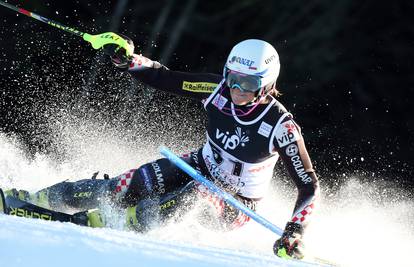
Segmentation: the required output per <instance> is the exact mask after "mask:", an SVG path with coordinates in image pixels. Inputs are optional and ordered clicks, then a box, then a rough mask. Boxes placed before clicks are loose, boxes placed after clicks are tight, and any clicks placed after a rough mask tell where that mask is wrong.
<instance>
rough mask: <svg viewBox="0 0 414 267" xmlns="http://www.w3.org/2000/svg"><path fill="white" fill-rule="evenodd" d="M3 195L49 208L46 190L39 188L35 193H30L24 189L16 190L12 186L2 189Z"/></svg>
mask: <svg viewBox="0 0 414 267" xmlns="http://www.w3.org/2000/svg"><path fill="white" fill-rule="evenodd" d="M4 195H5V196H12V197H15V198H18V199H20V200H22V201H26V202H29V203H32V204H34V205H37V206H39V207H42V208H46V209H49V208H50V206H49V200H48V194H47V191H46V190H41V191H39V192H37V193H35V194H30V193H29V192H28V191H26V190H17V189H16V188H12V189H9V190H6V191H4Z"/></svg>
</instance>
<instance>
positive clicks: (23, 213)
mask: <svg viewBox="0 0 414 267" xmlns="http://www.w3.org/2000/svg"><path fill="white" fill-rule="evenodd" d="M9 214H10V215H15V216H18V217H25V218H33V219H42V220H47V221H51V220H52V215H50V214H41V213H39V212H35V211H30V210H25V209H22V208H10V213H9Z"/></svg>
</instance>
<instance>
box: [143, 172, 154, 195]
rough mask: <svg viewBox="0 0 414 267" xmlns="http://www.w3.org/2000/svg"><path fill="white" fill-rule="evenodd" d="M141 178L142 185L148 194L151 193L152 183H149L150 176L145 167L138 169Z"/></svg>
mask: <svg viewBox="0 0 414 267" xmlns="http://www.w3.org/2000/svg"><path fill="white" fill-rule="evenodd" d="M140 171H141V173H142V176H144V185H145V188H146V189H147V191H148V192H152V189H153V188H152V182H151V176H150V175H149V173H148V170H147V167H142V168H141V169H140Z"/></svg>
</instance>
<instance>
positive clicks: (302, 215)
mask: <svg viewBox="0 0 414 267" xmlns="http://www.w3.org/2000/svg"><path fill="white" fill-rule="evenodd" d="M313 208H314V203H311V204H309V205H307V206H305V208H304V209H303V210H301V211H299V212H297V213H296V214H295V215H294V216H293V218H292V222H298V223H302V222H304V221H305V220H306V219H307V218H308V217H309V216H310V215H311V214H312V211H313Z"/></svg>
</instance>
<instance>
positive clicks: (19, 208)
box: [0, 189, 97, 227]
mask: <svg viewBox="0 0 414 267" xmlns="http://www.w3.org/2000/svg"><path fill="white" fill-rule="evenodd" d="M0 213H4V214H8V215H13V216H17V217H24V218H30V219H41V220H46V221H59V222H70V223H74V224H77V225H82V226H92V227H95V226H96V224H97V223H96V222H95V223H94V224H92V225H91V223H90V219H91V218H90V217H91V216H88V214H91V213H92V212H91V213H90V212H89V211H82V212H77V213H74V214H67V213H63V212H58V211H53V210H50V209H46V208H43V207H40V206H37V205H34V204H32V203H29V202H27V201H24V200H21V199H19V198H17V197H14V196H9V195H4V193H3V190H2V189H0ZM94 214H96V213H94ZM94 219H96V216H94Z"/></svg>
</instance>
